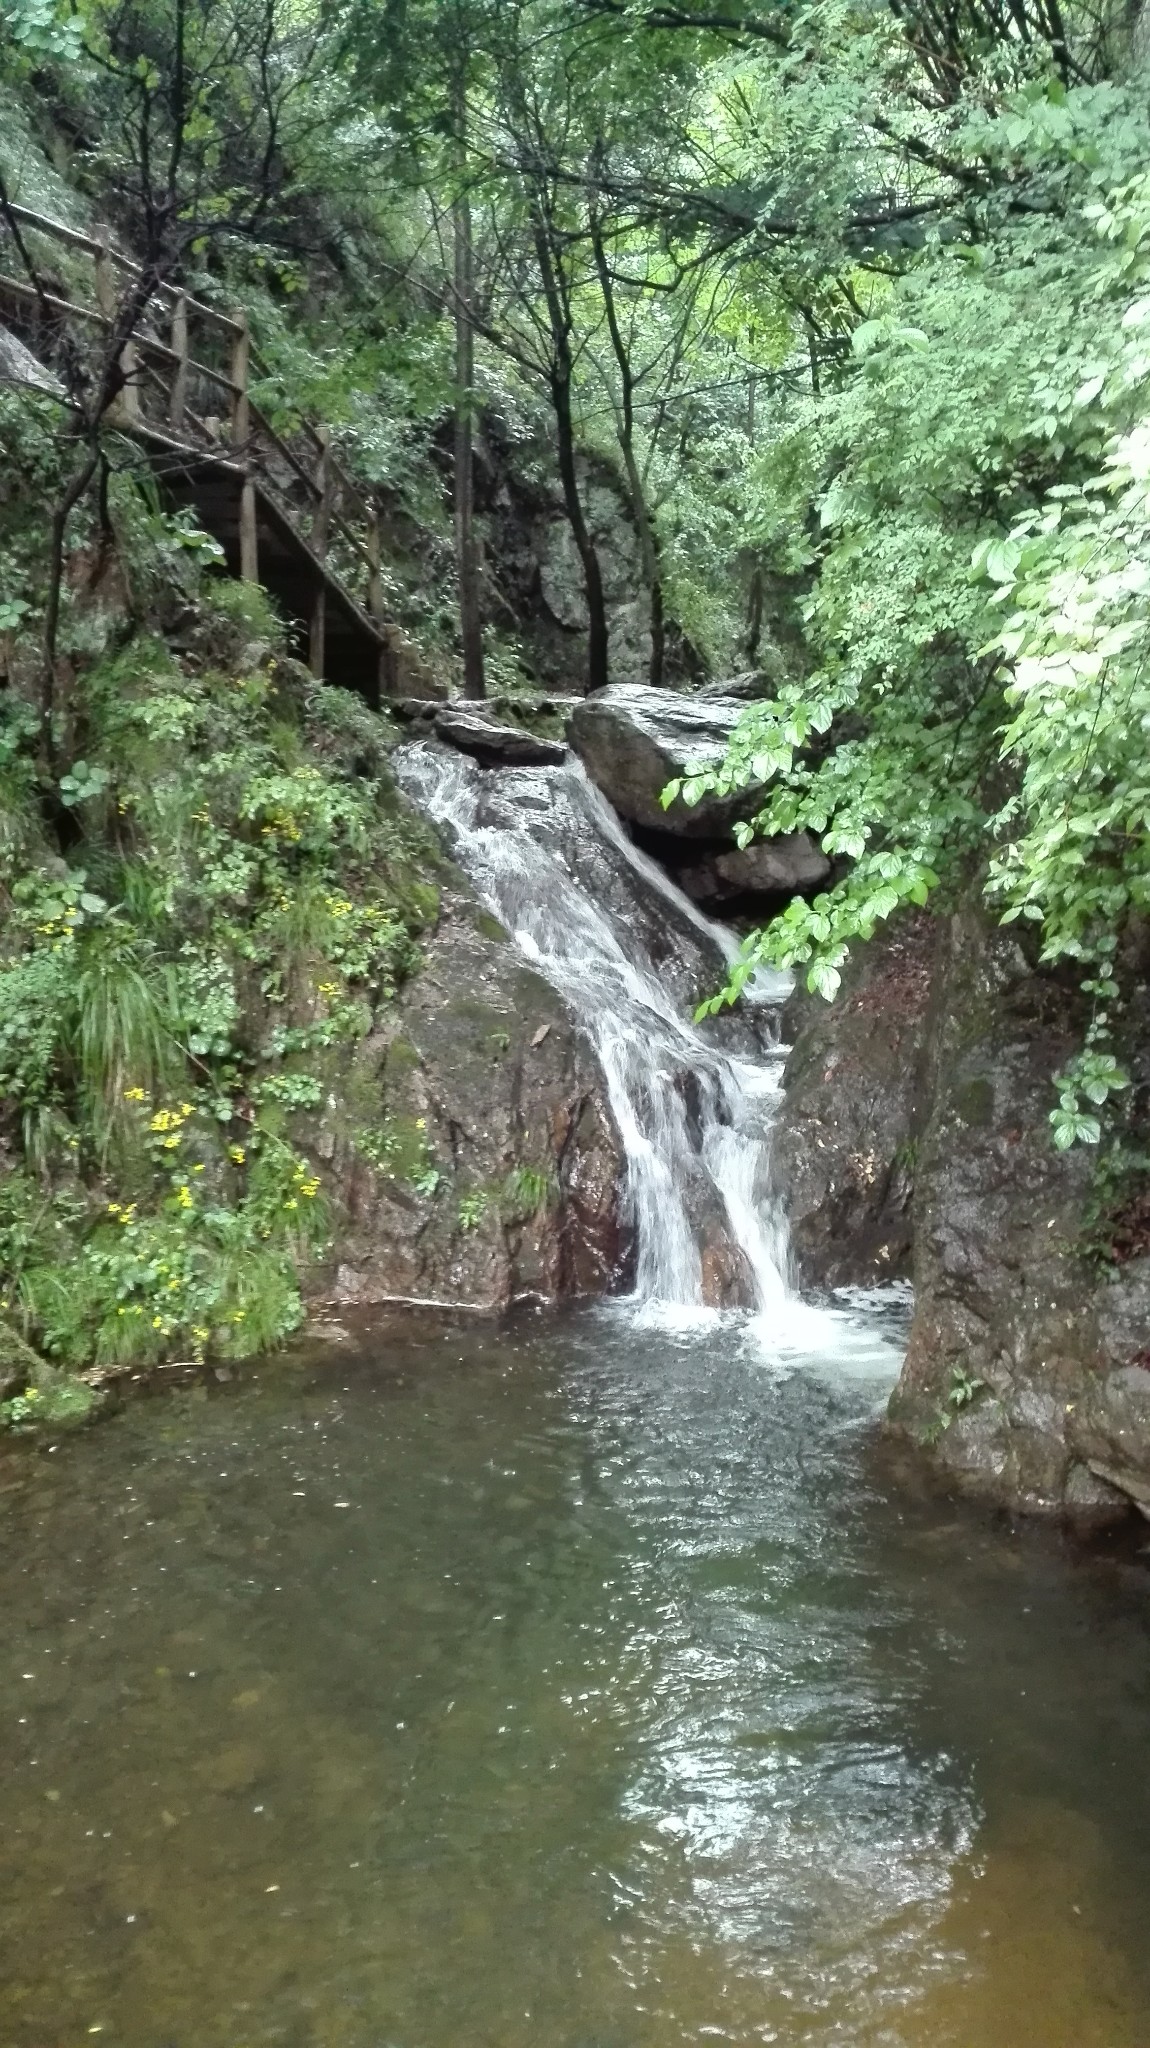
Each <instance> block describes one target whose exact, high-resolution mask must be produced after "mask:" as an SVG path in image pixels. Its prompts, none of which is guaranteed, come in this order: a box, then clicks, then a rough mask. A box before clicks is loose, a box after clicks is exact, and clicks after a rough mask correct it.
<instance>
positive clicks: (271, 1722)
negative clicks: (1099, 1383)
mask: <svg viewBox="0 0 1150 2048" xmlns="http://www.w3.org/2000/svg"><path fill="white" fill-rule="evenodd" d="M897 1315H898V1303H897V1302H893V1303H886V1304H883V1303H879V1304H878V1305H877V1308H876V1310H875V1311H874V1312H873V1313H872V1312H871V1311H870V1310H869V1309H868V1307H867V1305H866V1304H865V1303H860V1302H859V1301H858V1300H857V1299H856V1300H850V1299H846V1300H840V1301H839V1303H838V1304H837V1308H836V1311H835V1315H834V1316H833V1317H832V1318H831V1320H829V1321H828V1320H827V1319H826V1318H825V1316H824V1317H823V1318H822V1320H821V1321H817V1322H816V1321H811V1322H808V1323H807V1324H806V1325H805V1326H804V1327H805V1332H806V1348H805V1349H804V1341H803V1333H802V1332H798V1331H796V1330H793V1329H789V1330H787V1331H785V1332H780V1330H779V1329H778V1328H776V1329H775V1330H774V1331H773V1332H771V1331H769V1330H765V1329H763V1328H762V1327H760V1328H758V1329H752V1328H750V1327H748V1325H747V1324H746V1323H745V1321H739V1320H737V1319H729V1318H718V1317H712V1318H710V1319H709V1320H708V1321H707V1322H706V1324H705V1325H701V1326H700V1327H699V1328H697V1329H692V1330H683V1329H679V1330H675V1331H668V1330H660V1329H647V1330H636V1329H635V1328H634V1327H633V1325H631V1324H630V1323H629V1322H628V1320H627V1318H626V1317H625V1316H623V1315H620V1314H618V1313H603V1312H600V1313H596V1314H588V1315H582V1316H577V1317H573V1318H571V1319H569V1320H567V1321H561V1322H545V1321H543V1320H542V1319H540V1320H535V1319H531V1320H529V1321H528V1322H526V1323H524V1324H523V1325H520V1326H518V1327H516V1328H514V1329H512V1330H510V1331H505V1332H497V1331H494V1330H482V1331H474V1330H472V1331H466V1332H462V1331H460V1330H458V1329H452V1328H450V1327H446V1328H445V1327H444V1326H442V1325H431V1324H428V1325H425V1326H423V1327H422V1328H415V1327H414V1326H412V1325H410V1324H408V1325H403V1324H401V1323H392V1324H390V1325H388V1326H386V1327H385V1328H383V1329H381V1330H380V1331H378V1332H377V1333H376V1335H375V1336H374V1337H371V1338H365V1339H364V1340H363V1341H362V1343H361V1345H360V1346H359V1347H358V1349H357V1350H356V1351H355V1353H354V1355H353V1354H352V1353H348V1352H345V1353H341V1354H339V1355H338V1356H335V1355H330V1356H327V1357H325V1358H324V1359H322V1360H321V1361H319V1362H318V1363H313V1362H309V1360H307V1359H306V1358H305V1359H301V1360H297V1361H295V1362H290V1361H289V1362H280V1363H277V1364H274V1365H268V1366H266V1367H264V1368H262V1369H261V1370H260V1371H259V1372H258V1373H254V1374H252V1375H251V1376H250V1378H248V1379H246V1380H244V1381H241V1382H239V1383H236V1384H233V1385H232V1386H229V1387H228V1388H227V1389H226V1390H220V1392H219V1393H218V1394H213V1396H212V1398H210V1399H207V1400H204V1399H202V1398H190V1397H187V1396H183V1397H177V1398H175V1399H172V1400H167V1401H159V1400H157V1401H152V1402H141V1403H140V1404H138V1405H137V1406H135V1407H133V1408H131V1409H130V1410H128V1411H127V1412H125V1413H124V1414H123V1415H121V1416H119V1417H118V1418H115V1419H114V1420H113V1421H112V1422H110V1423H109V1424H107V1425H106V1426H104V1427H103V1428H102V1429H101V1430H99V1431H97V1432H96V1433H94V1434H93V1435H92V1436H91V1437H89V1438H87V1439H86V1440H83V1441H77V1442H71V1443H67V1444H64V1445H62V1446H61V1448H60V1450H59V1452H58V1453H57V1454H56V1455H55V1456H53V1457H51V1458H42V1459H38V1458H32V1459H24V1458H18V1459H16V1458H12V1457H9V1458H7V1459H6V1461H5V1462H4V1464H3V1466H2V1467H0V1485H2V1486H3V1487H4V1489H5V1491H4V1492H3V1495H2V1496H0V1518H2V1527H3V1539H2V1542H0V1581H2V1585H0V1592H2V1596H3V1602H4V1613H5V1640H6V1650H7V1655H6V1658H5V1662H4V1670H3V1677H2V1678H0V1718H2V1726H3V1736H4V1759H5V1761H4V1775H5V1784H4V1808H3V1811H4V1820H5V1825H4V1829H3V1831H2V1832H0V1951H2V1953H0V1981H2V1985H3V1988H2V1989H0V2048H9V2044H12V2048H15V2044H17V2043H19V2044H21V2048H28V2044H30V2048H44V2044H45V2043H47V2042H51V2043H53V2044H55V2043H56V2042H57V2041H59V2042H64V2041H71V2040H73V2039H75V2040H77V2041H78V2040H79V2039H80V2038H84V2039H87V2038H88V2037H89V2035H90V2034H91V2033H92V2031H93V2030H95V2029H99V2030H101V2032H102V2034H103V2035H105V2036H106V2037H107V2038H108V2039H109V2040H111V2041H116V2042H119V2043H122V2044H123V2048H159V2044H164V2043H168V2042H171V2043H178V2044H179V2048H256V2044H264V2043H284V2044H289V2048H464V2044H466V2048H471V2044H476V2048H527V2044H529V2043H530V2044H532V2048H538V2044H541V2043H542V2044H544V2048H673V2044H677V2043H695V2042H698V2043H704V2042H710V2041H715V2040H719V2041H726V2042H731V2043H736V2044H751V2043H758V2042H778V2043H784V2044H787V2048H791V2044H794V2048H797V2044H799V2043H802V2044H811V2048H831V2044H839V2043H858V2044H866V2048H1145V2043H1146V2041H1147V2039H1150V1961H1148V1955H1147V1950H1148V1947H1150V1945H1148V1944H1146V1943H1145V1940H1144V1911H1143V1907H1144V1901H1145V1898H1146V1896H1147V1880H1148V1878H1150V1827H1148V1826H1147V1822H1148V1820H1150V1792H1148V1790H1147V1788H1146V1783H1145V1773H1144V1771H1143V1770H1142V1768H1141V1761H1142V1759H1143V1758H1144V1756H1145V1754H1146V1743H1147V1736H1148V1734H1150V1691H1148V1685H1147V1681H1148V1679H1150V1651H1148V1647H1147V1642H1148V1639H1147V1634H1146V1620H1147V1613H1148V1609H1150V1600H1148V1598H1147V1584H1146V1580H1145V1578H1144V1577H1143V1576H1142V1575H1141V1574H1140V1573H1138V1572H1137V1571H1136V1570H1135V1569H1134V1568H1133V1567H1131V1566H1128V1565H1125V1564H1122V1563H1120V1562H1118V1561H1113V1560H1112V1561H1106V1560H1105V1559H1102V1560H1099V1559H1095V1560H1093V1561H1091V1560H1088V1559H1083V1558H1080V1557H1074V1556H1072V1555H1071V1554H1069V1553H1068V1552H1067V1551H1066V1550H1065V1549H1064V1547H1063V1546H1061V1545H1060V1544H1059V1543H1058V1542H1057V1540H1055V1539H1052V1538H1050V1537H1049V1536H1046V1535H1042V1534H1040V1533H1036V1532H1030V1533H1028V1534H1026V1535H1024V1536H1023V1537H1018V1536H1016V1535H1012V1534H1011V1533H1010V1532H1009V1531H1005V1530H1000V1529H996V1528H993V1527H991V1526H990V1525H986V1524H983V1523H982V1522H979V1521H977V1520H976V1519H974V1518H972V1517H970V1516H969V1515H966V1514H964V1513H962V1512H960V1511H958V1510H954V1509H951V1508H949V1507H947V1506H946V1505H945V1504H943V1505H935V1506H925V1505H922V1504H916V1503H913V1502H911V1501H909V1500H907V1499H904V1498H902V1497H900V1496H899V1495H897V1494H895V1493H893V1492H891V1491H890V1490H889V1489H888V1488H887V1486H886V1484H885V1482H884V1479H883V1476H882V1468H881V1465H880V1464H879V1462H878V1461H877V1460H876V1457H875V1455H874V1448H873V1429H872V1423H873V1417H874V1414H875V1410H876V1404H877V1403H878V1402H879V1401H880V1399H881V1397H882V1392H883V1387H884V1385H885V1384H886V1382H887V1381H888V1379H889V1374H890V1370H891V1364H892V1359H894V1358H895V1357H896V1353H895V1352H894V1351H893V1350H892V1344H893V1343H895V1342H896V1338H897V1331H896V1328H895V1327H894V1326H892V1327H890V1328H888V1324H887V1319H888V1318H890V1317H894V1318H895V1319H896V1323H897Z"/></svg>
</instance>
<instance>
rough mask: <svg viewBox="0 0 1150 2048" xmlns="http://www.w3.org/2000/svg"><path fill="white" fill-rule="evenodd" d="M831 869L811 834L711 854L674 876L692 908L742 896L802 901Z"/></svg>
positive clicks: (733, 899) (805, 833)
mask: <svg viewBox="0 0 1150 2048" xmlns="http://www.w3.org/2000/svg"><path fill="white" fill-rule="evenodd" d="M830 871H831V864H830V862H829V860H828V859H827V857H826V854H825V853H824V852H823V851H822V848H821V847H819V846H816V844H815V842H814V840H813V839H812V838H811V835H810V833H809V832H788V833H785V834H783V835H782V836H781V837H780V838H778V839H756V840H755V841H754V842H753V844H752V845H750V846H745V847H741V848H740V847H737V846H736V847H732V849H731V851H730V852H729V853H712V854H709V855H708V856H707V857H706V858H705V859H703V860H700V861H692V862H690V863H689V864H688V865H687V866H686V867H682V868H679V869H678V870H677V871H676V875H675V880H676V881H677V882H678V884H679V887H680V889H683V890H685V891H686V893H687V895H688V896H689V897H690V898H691V900H692V902H695V903H708V904H711V903H715V904H718V903H734V902H737V901H738V900H739V899H740V898H741V897H744V896H787V897H790V896H801V895H804V894H805V893H806V892H807V891H809V890H812V889H817V888H818V887H819V885H820V884H821V883H822V882H825V881H826V879H827V876H828V875H829V874H830Z"/></svg>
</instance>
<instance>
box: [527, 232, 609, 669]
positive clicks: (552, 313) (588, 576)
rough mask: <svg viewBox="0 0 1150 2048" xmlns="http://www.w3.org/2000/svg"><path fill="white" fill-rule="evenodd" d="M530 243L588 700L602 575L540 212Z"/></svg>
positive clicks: (602, 654)
mask: <svg viewBox="0 0 1150 2048" xmlns="http://www.w3.org/2000/svg"><path fill="white" fill-rule="evenodd" d="M534 241H535V255H536V259H537V261H538V264H539V275H540V277H541V279H542V282H543V296H544V299H545V300H546V302H547V319H548V324H549V326H550V329H551V345H552V361H551V368H550V372H549V374H548V383H549V385H550V389H551V404H552V406H553V408H554V412H555V438H556V442H557V446H558V455H559V478H560V481H561V483H562V485H563V505H564V509H565V510H566V513H567V519H568V523H569V525H570V527H571V537H572V539H573V540H574V542H575V546H576V548H577V549H578V552H579V560H580V562H581V563H582V565H583V594H584V597H585V599H586V604H587V695H588V696H590V694H591V691H592V690H603V689H606V687H607V680H608V669H607V662H608V652H607V607H606V604H605V602H604V599H603V574H602V571H601V569H600V567H599V557H598V554H597V553H596V551H595V543H594V541H593V540H592V538H591V530H590V528H589V527H588V525H587V521H586V519H585V518H584V516H583V501H582V499H581V498H580V496H579V473H578V470H577V468H576V466H575V428H574V424H573V421H572V417H571V378H572V373H573V369H574V365H573V362H572V358H571V313H570V305H569V301H568V298H567V296H566V291H565V284H564V280H563V277H562V274H561V272H560V270H559V267H558V264H557V262H556V259H555V255H554V252H553V249H552V245H551V241H550V239H549V236H548V227H547V221H546V218H545V216H544V215H543V212H542V208H540V209H539V210H538V211H537V214H536V220H535V227H534Z"/></svg>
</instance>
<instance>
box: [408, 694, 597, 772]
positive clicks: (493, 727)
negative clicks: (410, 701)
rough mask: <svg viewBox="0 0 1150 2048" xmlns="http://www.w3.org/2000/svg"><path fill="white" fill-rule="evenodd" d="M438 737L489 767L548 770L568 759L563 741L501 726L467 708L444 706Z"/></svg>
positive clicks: (437, 720)
mask: <svg viewBox="0 0 1150 2048" xmlns="http://www.w3.org/2000/svg"><path fill="white" fill-rule="evenodd" d="M434 725H435V733H436V737H437V738H438V739H441V740H445V741H446V743H447V745H448V746H450V747H458V748H459V751H460V753H462V754H474V756H475V758H476V760H479V761H483V762H485V763H486V764H487V765H488V766H489V767H499V768H545V767H549V766H550V767H554V766H557V765H558V763H559V762H560V761H563V760H565V759H566V756H567V749H566V747H565V746H564V745H563V743H562V741H561V740H545V739H540V738H539V737H538V735H537V734H535V733H530V732H524V731H523V730H522V728H521V727H520V726H517V725H499V724H497V723H496V721H495V720H494V719H492V718H488V717H485V716H484V714H483V712H481V711H480V710H478V709H475V708H473V707H472V706H471V705H468V706H467V708H466V710H465V709H464V708H463V707H462V706H461V705H460V704H458V703H456V704H445V705H444V706H443V707H442V708H441V709H440V710H438V711H437V712H436V714H435V720H434Z"/></svg>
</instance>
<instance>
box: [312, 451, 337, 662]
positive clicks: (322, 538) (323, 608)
mask: <svg viewBox="0 0 1150 2048" xmlns="http://www.w3.org/2000/svg"><path fill="white" fill-rule="evenodd" d="M318 433H319V462H318V464H317V466H316V490H317V492H318V494H319V495H318V497H317V499H316V507H315V511H314V512H313V513H312V520H311V536H310V538H311V546H312V553H313V554H314V555H315V557H316V559H317V560H318V561H319V562H321V563H323V562H326V561H327V536H328V529H329V527H330V525H331V513H332V497H333V493H332V461H331V428H330V427H320V428H319V429H318ZM326 630H327V585H326V584H325V583H324V581H323V578H322V577H321V578H320V580H319V583H318V584H317V586H316V592H315V596H314V598H313V599H312V607H311V630H310V632H309V635H308V666H309V667H310V669H311V672H312V674H313V676H317V677H322V676H323V659H324V637H325V634H326Z"/></svg>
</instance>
